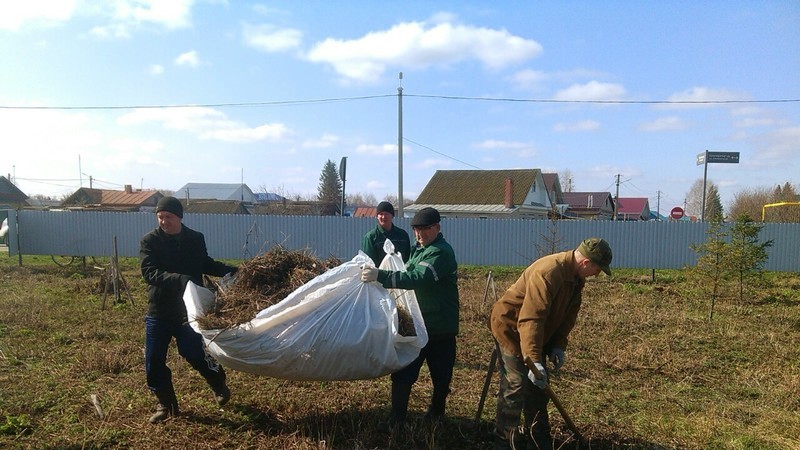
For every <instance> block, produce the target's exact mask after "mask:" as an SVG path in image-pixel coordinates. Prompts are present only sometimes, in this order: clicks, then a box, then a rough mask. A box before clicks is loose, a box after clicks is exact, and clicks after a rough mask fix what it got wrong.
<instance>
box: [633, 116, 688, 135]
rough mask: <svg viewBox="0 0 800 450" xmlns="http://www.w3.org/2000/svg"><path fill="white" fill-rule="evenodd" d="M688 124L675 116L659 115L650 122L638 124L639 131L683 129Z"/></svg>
mask: <svg viewBox="0 0 800 450" xmlns="http://www.w3.org/2000/svg"><path fill="white" fill-rule="evenodd" d="M686 128H688V124H687V123H686V122H685V121H684V120H683V119H681V118H680V117H677V116H670V117H659V118H658V119H656V120H653V121H651V122H646V123H642V124H641V125H639V131H677V130H685V129H686Z"/></svg>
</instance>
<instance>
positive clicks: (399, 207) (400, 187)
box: [397, 72, 403, 217]
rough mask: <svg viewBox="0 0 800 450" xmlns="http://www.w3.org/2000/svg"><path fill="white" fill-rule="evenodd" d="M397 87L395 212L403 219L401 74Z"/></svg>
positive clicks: (401, 74) (401, 73)
mask: <svg viewBox="0 0 800 450" xmlns="http://www.w3.org/2000/svg"><path fill="white" fill-rule="evenodd" d="M398 83H399V85H398V86H397V210H398V212H399V213H400V217H403V72H400V80H399V81H398Z"/></svg>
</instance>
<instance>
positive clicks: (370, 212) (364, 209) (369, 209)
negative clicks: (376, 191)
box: [353, 206, 378, 217]
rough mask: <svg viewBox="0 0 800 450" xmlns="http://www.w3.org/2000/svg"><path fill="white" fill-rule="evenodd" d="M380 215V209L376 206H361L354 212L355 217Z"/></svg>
mask: <svg viewBox="0 0 800 450" xmlns="http://www.w3.org/2000/svg"><path fill="white" fill-rule="evenodd" d="M377 215H378V209H377V208H376V207H374V206H359V207H358V208H356V210H355V211H354V212H353V217H375V216H377Z"/></svg>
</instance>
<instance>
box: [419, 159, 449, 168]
mask: <svg viewBox="0 0 800 450" xmlns="http://www.w3.org/2000/svg"><path fill="white" fill-rule="evenodd" d="M452 165H453V162H452V161H450V160H449V159H433V158H429V159H425V160H422V161H419V162H416V163H414V167H415V168H417V169H432V168H447V167H450V166H452Z"/></svg>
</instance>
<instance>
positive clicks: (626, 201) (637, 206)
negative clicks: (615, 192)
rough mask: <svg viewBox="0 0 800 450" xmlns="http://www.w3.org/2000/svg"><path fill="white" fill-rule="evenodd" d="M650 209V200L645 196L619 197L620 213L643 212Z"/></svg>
mask: <svg viewBox="0 0 800 450" xmlns="http://www.w3.org/2000/svg"><path fill="white" fill-rule="evenodd" d="M645 209H646V210H647V211H648V212H649V211H650V200H648V199H647V198H645V197H620V198H618V199H617V213H618V214H641V213H642V212H644V211H645Z"/></svg>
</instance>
